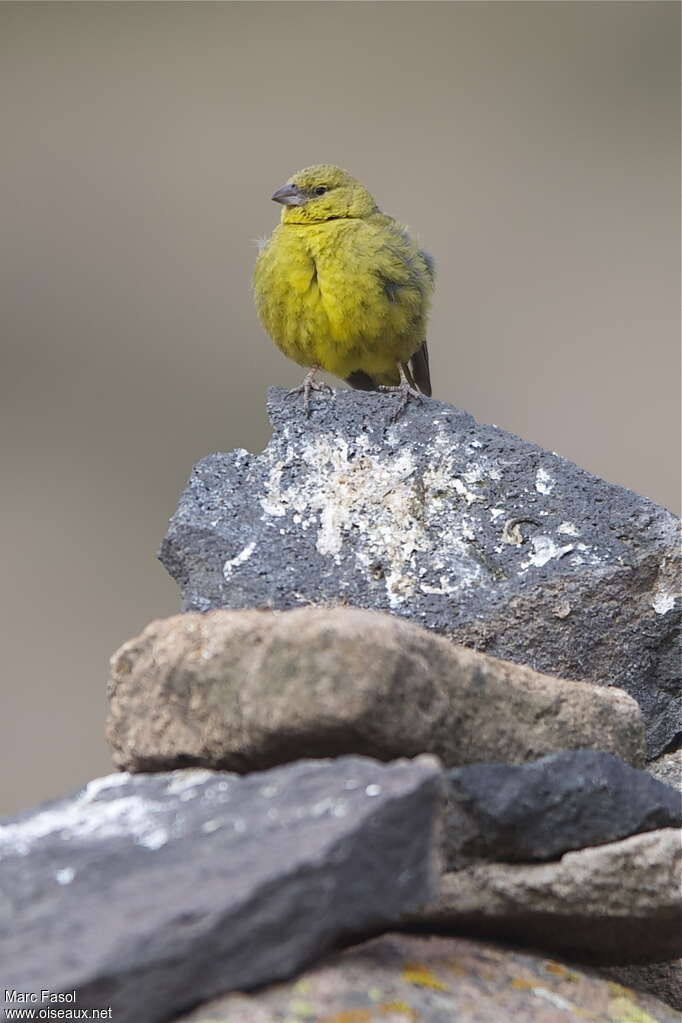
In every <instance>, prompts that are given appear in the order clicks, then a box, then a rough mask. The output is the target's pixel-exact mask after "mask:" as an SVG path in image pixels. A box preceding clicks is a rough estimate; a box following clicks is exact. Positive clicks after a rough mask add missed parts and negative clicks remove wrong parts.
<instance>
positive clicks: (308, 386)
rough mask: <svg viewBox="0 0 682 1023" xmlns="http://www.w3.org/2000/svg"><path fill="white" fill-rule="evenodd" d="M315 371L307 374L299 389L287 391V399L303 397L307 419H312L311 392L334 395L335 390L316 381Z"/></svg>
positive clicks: (294, 388)
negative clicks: (300, 395)
mask: <svg viewBox="0 0 682 1023" xmlns="http://www.w3.org/2000/svg"><path fill="white" fill-rule="evenodd" d="M314 374H315V371H314V370H313V372H311V373H307V374H306V376H305V379H304V380H303V382H302V383H300V384H299V385H298V387H292V388H291V390H290V391H287V393H286V397H287V398H292V397H295V396H296V395H299V394H302V395H303V411H304V413H305V416H306V419H309V418H310V392H311V391H329V393H330V394H333V393H334V389H333V388H332V387H330V386H329V384H325V383H320V382H319V381H317V380H315V379H314Z"/></svg>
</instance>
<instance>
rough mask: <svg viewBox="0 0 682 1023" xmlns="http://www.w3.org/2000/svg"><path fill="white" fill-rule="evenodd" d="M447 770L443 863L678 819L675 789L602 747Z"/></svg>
mask: <svg viewBox="0 0 682 1023" xmlns="http://www.w3.org/2000/svg"><path fill="white" fill-rule="evenodd" d="M447 778H448V781H449V785H448V789H447V792H448V812H447V813H446V816H445V859H446V864H447V867H448V869H449V870H456V869H458V868H459V867H461V866H464V865H466V864H468V863H473V862H476V861H485V860H490V861H494V860H498V861H503V862H508V863H513V862H524V861H525V862H529V861H533V860H551V859H554V858H556V857H558V856H560V855H561V854H562V853H565V852H567V851H568V850H570V849H582V848H584V847H585V846H593V845H603V844H605V843H607V842H613V841H615V840H616V839H619V838H627V837H628V835H635V834H638V833H640V832H644V831H655V830H656V829H657V828H674V827H680V826H681V825H682V798H681V797H680V794H679V793H678V792H677V791H676V790H675V789H673V788H671V787H670V786H669V785H665V784H664V783H663V782H660V781H658V780H657V779H656V778H653V777H652V776H651V775H650V774H649V773H648V772H647V771H637V770H635V768H633V767H630V766H629V765H628V764H626V763H624V762H623V761H622V760H620V759H619V758H618V757H614V756H611V755H610V754H609V753H600V752H596V751H594V750H572V751H570V752H565V753H554V754H550V755H549V756H546V757H542V758H541V759H540V760H536V761H534V762H533V763H530V764H520V765H517V764H472V765H470V766H467V767H458V768H455V769H454V770H452V771H449V772H448V774H447Z"/></svg>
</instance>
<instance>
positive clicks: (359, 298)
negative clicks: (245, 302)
mask: <svg viewBox="0 0 682 1023" xmlns="http://www.w3.org/2000/svg"><path fill="white" fill-rule="evenodd" d="M380 220H383V221H388V220H389V218H383V217H381V218H380ZM390 223H391V224H392V222H390ZM430 290H431V288H430V277H429V275H428V270H427V267H426V265H425V263H424V261H423V259H421V253H419V251H418V249H417V248H416V246H415V245H414V243H413V242H412V241H411V239H409V237H408V236H407V235H406V234H404V233H402V232H401V231H400V229H398V228H397V225H394V226H387V224H386V223H381V222H379V223H371V222H367V221H366V220H360V219H340V220H329V221H324V222H322V223H319V224H306V225H299V224H280V225H279V226H278V227H277V228H276V229H275V231H274V232H273V234H272V236H271V238H270V240H269V241H268V243H267V244H266V245H265V247H264V248H263V250H262V251H261V253H260V255H259V257H258V260H257V263H256V267H255V270H254V298H255V302H256V308H257V311H258V315H259V317H260V320H261V322H262V324H263V326H264V327H265V329H266V331H267V332H268V334H269V335H270V336H271V337H272V339H273V340H274V341H275V343H276V344H277V345H278V347H279V348H280V349H281V350H282V352H284V354H285V355H287V356H288V357H289V358H290V359H293V360H294V361H295V362H297V363H299V364H300V365H302V366H320V367H322V368H323V369H325V370H327V371H328V372H330V373H333V374H335V375H336V376H339V377H341V378H344V379H345V378H346V377H348V376H349V375H350V374H351V373H352V372H354V371H355V370H363V371H364V372H365V373H368V374H369V375H370V376H371V377H372V378H373V379H375V380H376V381H377V382H378V383H393V382H395V381H396V379H397V370H396V361H397V360H400V361H402V362H405V361H407V359H409V358H410V356H411V355H413V354H414V352H415V351H416V350H417V349H418V348H419V347H420V345H421V344H422V342H423V341H424V336H425V319H426V314H427V307H428V300H429V296H430Z"/></svg>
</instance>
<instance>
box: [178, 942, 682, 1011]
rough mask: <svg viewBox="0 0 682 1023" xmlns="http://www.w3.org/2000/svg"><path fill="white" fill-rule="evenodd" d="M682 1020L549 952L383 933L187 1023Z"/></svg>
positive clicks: (219, 1002)
mask: <svg viewBox="0 0 682 1023" xmlns="http://www.w3.org/2000/svg"><path fill="white" fill-rule="evenodd" d="M285 1020H287V1021H290V1023H295V1021H296V1023H303V1021H304V1020H305V1021H308V1023H313V1021H317V1023H324V1021H326V1023H410V1021H413V1023H417V1021H419V1023H510V1021H511V1020H519V1021H520V1023H577V1021H578V1020H593V1021H595V1023H597V1021H601V1023H679V1016H678V1014H677V1013H676V1012H675V1010H674V1009H671V1008H670V1007H669V1006H667V1005H664V1004H663V1003H662V1002H660V1001H658V999H656V998H651V997H649V996H648V995H640V994H636V993H635V992H634V991H630V990H628V989H627V988H624V987H621V986H620V985H618V984H614V983H609V982H608V981H606V980H604V979H603V978H601V977H599V976H596V975H594V974H590V973H584V972H583V971H582V970H577V969H575V967H573V966H568V965H565V964H563V963H557V962H555V961H554V960H552V959H547V958H545V957H543V956H540V955H532V954H530V953H528V952H520V951H518V950H516V949H510V948H504V947H503V946H500V945H492V944H487V943H485V944H484V943H482V942H477V941H467V940H466V939H464V938H443V937H433V936H432V937H417V936H415V935H408V934H383V935H381V937H378V938H374V939H373V940H372V941H367V942H365V943H364V944H362V945H357V946H355V947H354V948H349V949H346V950H345V951H343V952H337V953H336V954H335V955H332V956H329V957H328V958H327V959H325V960H324V961H323V962H321V963H319V964H318V965H317V966H314V967H313V968H312V969H310V970H307V971H306V973H304V974H303V975H302V976H300V977H297V978H296V979H295V980H291V981H289V982H288V983H286V984H276V985H273V986H272V987H268V988H265V989H264V990H261V991H257V992H255V993H254V994H252V995H244V994H230V995H226V996H224V997H222V998H218V999H216V1000H215V1001H212V1002H210V1003H208V1004H207V1005H203V1006H202V1007H201V1008H199V1009H196V1010H195V1011H194V1012H192V1013H190V1014H189V1015H188V1016H183V1017H182V1023H283V1021H285ZM178 1023H180V1021H178Z"/></svg>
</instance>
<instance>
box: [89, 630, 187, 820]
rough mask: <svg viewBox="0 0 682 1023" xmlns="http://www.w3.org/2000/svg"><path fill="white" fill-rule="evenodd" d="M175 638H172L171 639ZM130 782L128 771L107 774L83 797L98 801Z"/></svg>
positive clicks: (92, 781) (96, 780) (90, 782)
mask: <svg viewBox="0 0 682 1023" xmlns="http://www.w3.org/2000/svg"><path fill="white" fill-rule="evenodd" d="M174 638H175V637H174V636H172V637H171V639H174ZM129 781H130V774H129V773H128V771H120V772H117V773H116V774H105V775H104V776H103V777H102V778H92V779H91V781H89V782H88V783H87V785H86V786H85V789H84V792H83V793H82V795H83V797H84V798H86V797H87V799H88V800H92V799H97V796H98V795H99V794H100V792H105V791H106V790H107V789H115V788H118V787H119V786H120V785H127V784H128V782H129Z"/></svg>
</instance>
